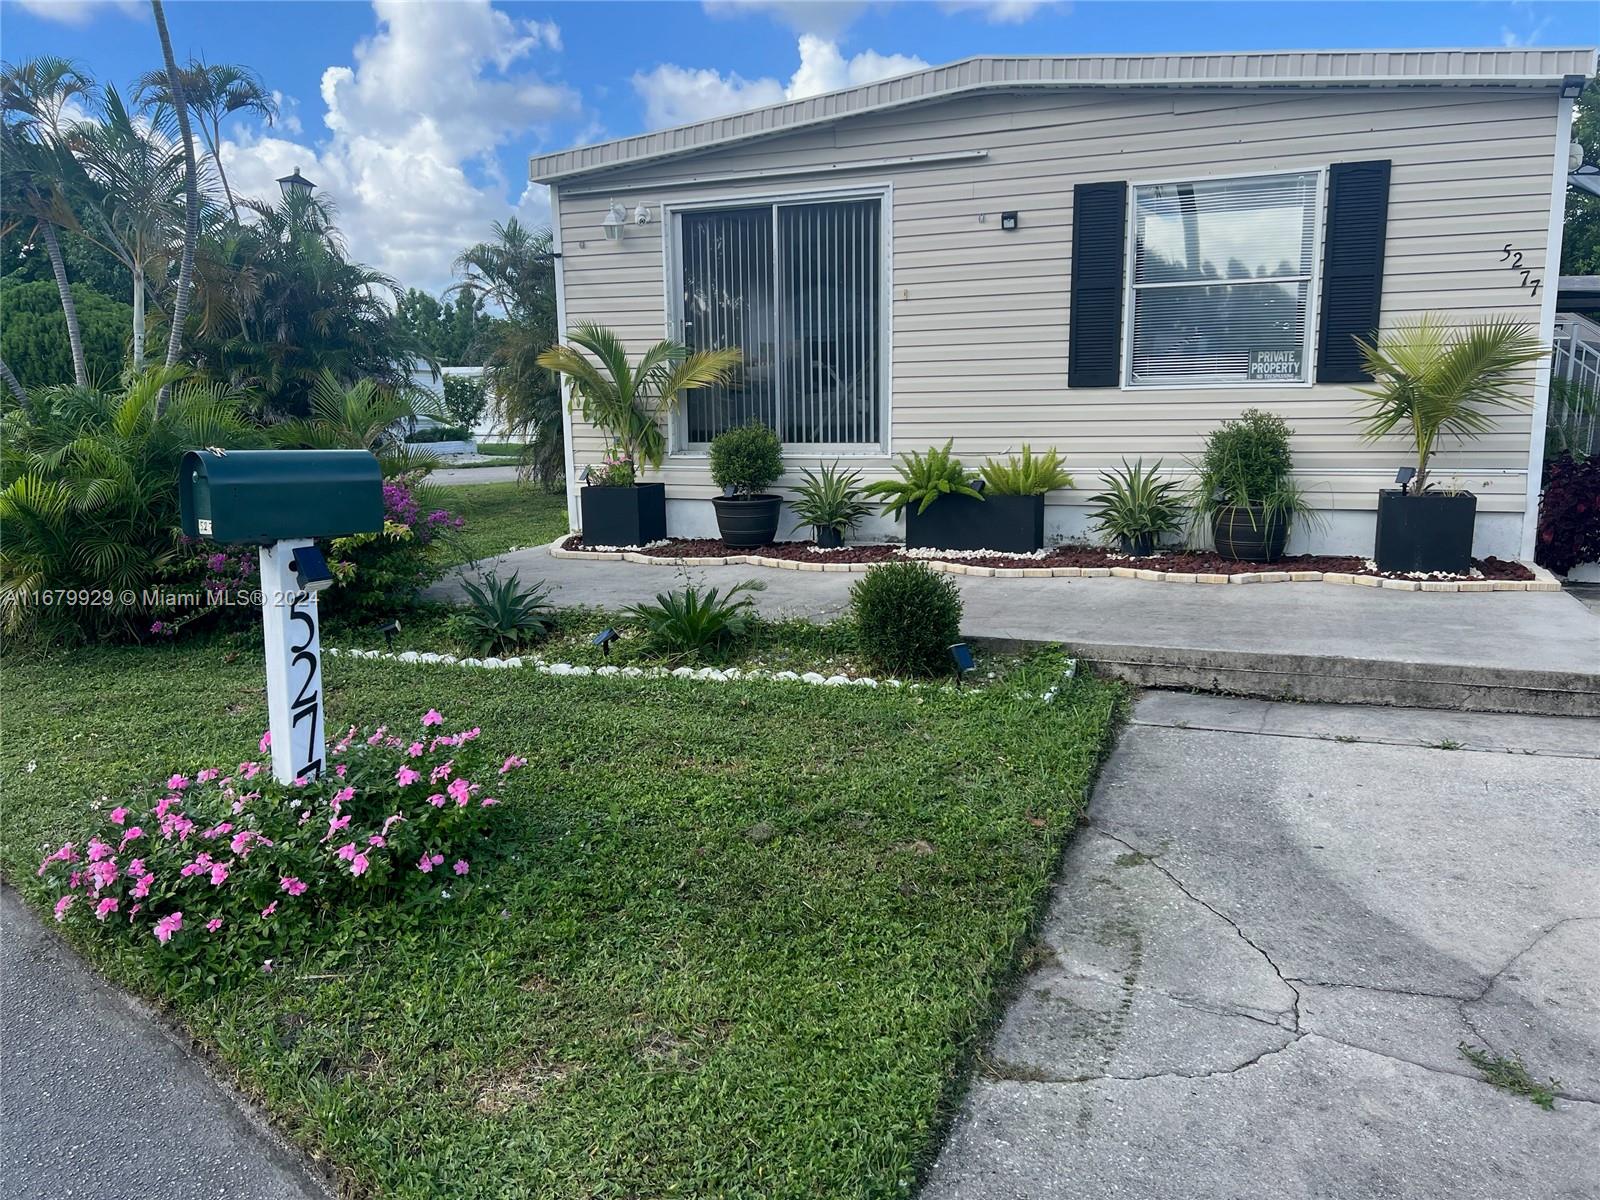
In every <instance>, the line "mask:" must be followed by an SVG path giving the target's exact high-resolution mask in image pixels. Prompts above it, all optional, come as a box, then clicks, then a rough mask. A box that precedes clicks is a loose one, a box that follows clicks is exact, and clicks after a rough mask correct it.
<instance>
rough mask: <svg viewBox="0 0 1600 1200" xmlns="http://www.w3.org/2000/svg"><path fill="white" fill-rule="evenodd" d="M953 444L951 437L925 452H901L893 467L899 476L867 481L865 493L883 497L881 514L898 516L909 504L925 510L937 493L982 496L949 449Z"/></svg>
mask: <svg viewBox="0 0 1600 1200" xmlns="http://www.w3.org/2000/svg"><path fill="white" fill-rule="evenodd" d="M953 444H954V439H953V438H952V439H951V440H950V441H947V442H945V444H944V445H943V446H939V447H937V448H930V449H929V450H928V453H927V454H926V455H922V454H919V453H917V452H916V451H915V450H913V451H912V452H911V453H910V454H902V455H901V456H900V465H899V466H897V467H896V468H895V470H897V471H898V472H899V473H900V478H899V479H880V480H878V481H877V482H876V483H869V484H868V485H867V486H866V488H865V489H864V494H865V495H868V496H882V497H884V503H883V515H884V516H886V517H898V516H899V515H900V514H901V512H902V511H904V510H905V508H906V507H907V506H908V505H912V504H915V505H916V506H917V512H918V513H925V512H927V511H928V505H930V504H932V503H933V502H934V501H935V500H937V499H938V498H939V497H940V496H971V497H972V498H973V499H974V500H982V499H983V493H982V492H980V491H978V489H977V488H975V487H973V486H972V484H971V483H970V482H968V479H967V472H966V470H965V468H963V467H962V465H961V460H960V459H959V458H957V457H955V455H954V454H953V453H951V450H950V447H951V446H952V445H953Z"/></svg>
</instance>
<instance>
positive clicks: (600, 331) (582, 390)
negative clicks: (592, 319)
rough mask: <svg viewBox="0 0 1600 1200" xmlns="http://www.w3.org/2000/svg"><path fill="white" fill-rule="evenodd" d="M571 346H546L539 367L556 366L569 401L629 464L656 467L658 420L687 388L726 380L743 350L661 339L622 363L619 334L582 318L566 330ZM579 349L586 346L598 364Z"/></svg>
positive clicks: (660, 445)
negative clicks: (700, 347)
mask: <svg viewBox="0 0 1600 1200" xmlns="http://www.w3.org/2000/svg"><path fill="white" fill-rule="evenodd" d="M568 338H569V339H570V340H571V341H572V343H573V346H576V347H578V349H574V348H573V346H552V347H551V348H550V349H549V350H546V351H545V352H544V353H543V354H541V355H540V356H539V359H538V362H539V365H540V366H542V367H546V368H548V369H549V370H552V371H559V372H560V373H561V374H563V375H565V376H566V377H567V383H568V385H569V386H570V388H571V389H572V398H573V405H574V407H575V408H577V409H578V410H579V411H580V412H581V413H582V414H583V419H584V420H585V421H587V422H589V424H591V425H594V426H596V427H597V428H599V429H602V430H604V431H605V432H606V433H607V434H608V435H609V436H610V437H611V440H612V442H613V443H614V444H615V445H616V447H617V448H618V449H619V450H620V451H621V452H622V453H623V454H625V455H627V457H628V458H629V459H631V460H632V461H633V462H634V463H635V464H640V465H646V466H651V467H659V466H660V465H661V460H662V459H663V458H664V457H665V456H666V452H667V439H666V435H665V434H664V433H663V432H662V428H661V427H662V424H663V423H664V421H665V419H666V418H667V417H668V416H670V415H671V413H672V411H673V410H674V409H675V408H676V407H677V404H678V398H679V396H680V395H681V394H682V392H683V391H684V390H685V389H687V388H702V387H715V386H717V385H718V384H720V383H724V382H726V380H727V379H728V376H729V375H730V374H731V373H732V371H733V369H734V368H735V367H737V366H738V365H739V363H740V361H741V360H742V358H743V355H741V354H740V352H739V351H738V350H737V349H726V350H697V351H693V352H691V351H690V350H689V347H687V346H685V345H684V344H683V343H681V342H673V341H661V342H657V343H656V344H655V345H653V346H651V347H650V348H649V349H647V350H646V351H645V352H644V354H643V355H641V356H640V358H639V362H638V365H637V366H630V365H629V363H628V351H627V348H626V347H625V346H624V345H623V344H622V339H621V338H620V337H618V336H617V335H616V334H615V333H614V332H612V331H611V330H609V329H607V328H606V327H605V326H603V325H594V324H590V323H588V322H585V323H583V324H581V325H579V326H578V327H577V328H576V329H574V330H572V332H571V333H570V334H568ZM579 350H587V351H588V352H589V353H590V354H592V355H593V356H594V357H595V358H596V359H598V360H599V362H598V365H597V364H596V363H595V362H591V361H590V360H589V359H588V358H585V357H584V356H583V355H582V354H581V353H579Z"/></svg>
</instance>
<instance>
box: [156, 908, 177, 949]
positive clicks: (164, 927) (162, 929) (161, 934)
mask: <svg viewBox="0 0 1600 1200" xmlns="http://www.w3.org/2000/svg"><path fill="white" fill-rule="evenodd" d="M182 928H183V914H182V913H181V912H175V913H168V914H167V915H166V916H164V917H162V918H161V919H160V920H159V921H157V922H156V930H155V933H156V941H158V942H161V943H162V944H163V945H164V944H166V943H167V942H170V941H171V940H172V935H173V934H175V933H177V932H178V930H180V929H182Z"/></svg>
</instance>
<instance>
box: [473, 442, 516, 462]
mask: <svg viewBox="0 0 1600 1200" xmlns="http://www.w3.org/2000/svg"><path fill="white" fill-rule="evenodd" d="M523 449H524V447H523V446H522V445H521V444H520V443H516V442H491V443H485V442H479V443H478V453H479V454H483V455H486V456H488V457H490V458H521V457H522V451H523Z"/></svg>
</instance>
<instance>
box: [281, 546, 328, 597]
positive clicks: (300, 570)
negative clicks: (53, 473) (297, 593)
mask: <svg viewBox="0 0 1600 1200" xmlns="http://www.w3.org/2000/svg"><path fill="white" fill-rule="evenodd" d="M289 569H290V570H291V571H293V572H294V577H295V581H296V582H297V583H299V585H300V590H301V591H304V592H312V593H316V592H320V591H324V590H325V589H327V588H328V587H331V586H332V584H333V572H332V571H330V570H328V560H327V559H325V558H323V557H322V551H321V550H318V549H317V548H316V547H315V546H298V547H296V548H295V552H294V561H293V562H291V563H290V564H289Z"/></svg>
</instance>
